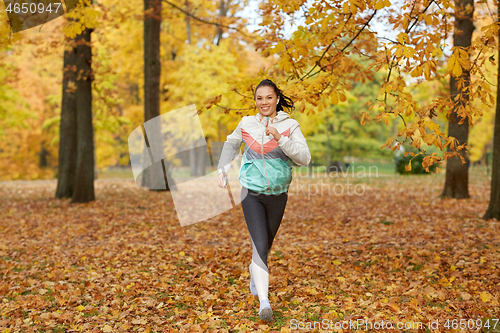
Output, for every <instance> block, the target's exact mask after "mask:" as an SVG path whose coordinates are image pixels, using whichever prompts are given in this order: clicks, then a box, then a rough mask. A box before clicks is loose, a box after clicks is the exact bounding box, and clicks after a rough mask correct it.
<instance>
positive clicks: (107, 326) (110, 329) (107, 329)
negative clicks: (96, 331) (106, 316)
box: [102, 325, 113, 332]
mask: <svg viewBox="0 0 500 333" xmlns="http://www.w3.org/2000/svg"><path fill="white" fill-rule="evenodd" d="M112 330H113V328H112V327H111V326H109V325H104V327H103V328H102V331H103V332H111V331H112Z"/></svg>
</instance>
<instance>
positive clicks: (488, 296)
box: [479, 291, 493, 303]
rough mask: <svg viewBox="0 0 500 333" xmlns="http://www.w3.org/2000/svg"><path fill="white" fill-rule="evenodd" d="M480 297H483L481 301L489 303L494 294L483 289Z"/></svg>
mask: <svg viewBox="0 0 500 333" xmlns="http://www.w3.org/2000/svg"><path fill="white" fill-rule="evenodd" d="M479 297H481V301H483V302H484V303H488V302H489V301H490V300H491V299H492V298H493V295H492V294H490V293H489V292H487V291H483V292H482V293H481V294H480V295H479Z"/></svg>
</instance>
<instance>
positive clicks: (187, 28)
mask: <svg viewBox="0 0 500 333" xmlns="http://www.w3.org/2000/svg"><path fill="white" fill-rule="evenodd" d="M185 5H186V11H187V12H190V9H189V1H188V0H186V1H185ZM186 35H187V40H188V44H189V45H191V44H192V43H191V17H189V16H188V15H186Z"/></svg>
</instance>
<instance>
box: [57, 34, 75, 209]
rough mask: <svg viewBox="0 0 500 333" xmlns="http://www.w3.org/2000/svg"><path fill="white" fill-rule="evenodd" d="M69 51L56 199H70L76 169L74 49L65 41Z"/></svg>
mask: <svg viewBox="0 0 500 333" xmlns="http://www.w3.org/2000/svg"><path fill="white" fill-rule="evenodd" d="M67 44H71V49H70V50H66V51H64V65H63V86H62V90H63V91H62V102H61V121H60V125H59V165H58V172H57V190H56V198H58V199H61V198H71V197H72V196H73V189H74V184H75V168H76V152H77V143H76V95H75V91H74V86H73V85H74V84H75V83H76V74H75V69H74V67H73V66H75V64H76V47H75V46H74V40H67Z"/></svg>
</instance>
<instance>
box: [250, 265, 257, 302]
mask: <svg viewBox="0 0 500 333" xmlns="http://www.w3.org/2000/svg"><path fill="white" fill-rule="evenodd" d="M248 270H249V271H250V291H251V292H252V295H254V296H257V295H258V294H257V288H255V283H254V282H253V278H252V264H250V266H248Z"/></svg>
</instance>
